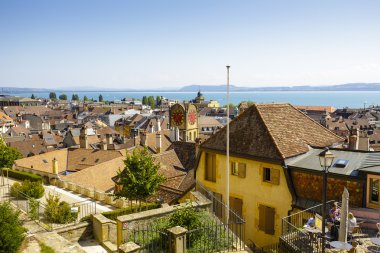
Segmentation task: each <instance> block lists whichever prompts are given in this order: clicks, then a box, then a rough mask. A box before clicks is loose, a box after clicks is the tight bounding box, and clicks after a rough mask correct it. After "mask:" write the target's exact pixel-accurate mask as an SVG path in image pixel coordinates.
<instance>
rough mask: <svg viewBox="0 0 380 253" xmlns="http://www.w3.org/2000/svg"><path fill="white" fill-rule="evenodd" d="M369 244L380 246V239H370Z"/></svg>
mask: <svg viewBox="0 0 380 253" xmlns="http://www.w3.org/2000/svg"><path fill="white" fill-rule="evenodd" d="M371 242H372V243H373V244H375V245H377V246H380V238H378V237H374V238H371Z"/></svg>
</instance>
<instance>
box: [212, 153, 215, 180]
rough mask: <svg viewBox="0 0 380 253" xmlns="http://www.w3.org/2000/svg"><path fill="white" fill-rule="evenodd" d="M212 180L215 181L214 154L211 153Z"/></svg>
mask: <svg viewBox="0 0 380 253" xmlns="http://www.w3.org/2000/svg"><path fill="white" fill-rule="evenodd" d="M211 181H213V182H215V181H216V155H215V154H212V180H211Z"/></svg>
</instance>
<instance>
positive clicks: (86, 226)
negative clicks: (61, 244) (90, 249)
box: [55, 222, 94, 242]
mask: <svg viewBox="0 0 380 253" xmlns="http://www.w3.org/2000/svg"><path fill="white" fill-rule="evenodd" d="M55 232H56V233H57V234H59V235H60V236H62V237H63V238H65V239H66V240H68V241H70V242H78V241H81V240H86V239H92V238H94V237H93V226H92V223H91V222H81V223H78V224H76V225H74V226H70V227H65V228H60V229H57V230H55Z"/></svg>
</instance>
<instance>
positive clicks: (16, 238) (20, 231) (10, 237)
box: [0, 202, 26, 253]
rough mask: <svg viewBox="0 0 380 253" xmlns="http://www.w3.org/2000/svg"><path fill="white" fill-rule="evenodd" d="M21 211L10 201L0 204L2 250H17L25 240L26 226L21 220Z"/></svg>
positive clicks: (11, 252) (0, 245) (10, 252)
mask: <svg viewBox="0 0 380 253" xmlns="http://www.w3.org/2000/svg"><path fill="white" fill-rule="evenodd" d="M19 215H20V212H16V211H14V210H13V209H12V208H11V206H10V205H9V203H7V202H5V203H3V204H0V252H9V253H13V252H17V250H18V249H19V248H20V246H21V244H22V241H23V240H24V232H25V231H26V229H25V228H23V227H22V226H21V222H20V220H19Z"/></svg>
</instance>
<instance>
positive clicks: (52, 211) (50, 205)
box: [44, 193, 78, 224]
mask: <svg viewBox="0 0 380 253" xmlns="http://www.w3.org/2000/svg"><path fill="white" fill-rule="evenodd" d="M44 216H45V218H46V219H47V220H48V221H49V222H53V223H60V224H64V223H69V222H72V221H75V220H76V219H77V217H78V214H77V213H71V206H70V205H69V204H68V203H67V202H65V201H60V197H59V196H58V195H53V194H51V193H49V196H48V197H47V198H46V207H45V212H44Z"/></svg>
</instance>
